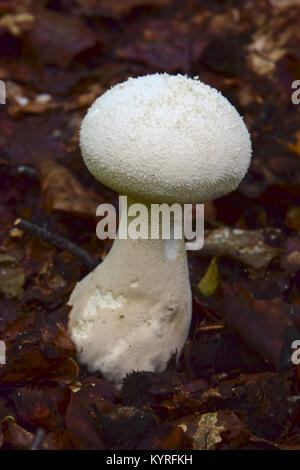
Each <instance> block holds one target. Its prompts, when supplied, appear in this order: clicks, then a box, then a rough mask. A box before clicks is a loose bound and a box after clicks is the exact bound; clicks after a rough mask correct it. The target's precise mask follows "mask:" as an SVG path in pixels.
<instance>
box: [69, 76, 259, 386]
mask: <svg viewBox="0 0 300 470" xmlns="http://www.w3.org/2000/svg"><path fill="white" fill-rule="evenodd" d="M80 145H81V151H82V155H83V158H84V161H85V163H86V165H87V167H88V169H89V171H90V172H91V173H92V175H94V177H95V178H96V179H98V180H99V181H101V182H102V183H104V184H105V185H107V186H109V187H110V188H112V189H114V190H116V191H118V192H119V193H120V194H122V195H127V196H128V198H129V207H131V206H132V204H134V203H135V202H137V201H138V202H139V203H141V202H142V203H144V204H146V205H147V207H150V205H151V203H159V204H161V203H168V204H173V203H180V204H185V203H204V202H205V201H208V200H212V199H215V198H217V197H220V196H223V195H225V194H227V193H229V192H231V191H232V190H234V189H235V188H236V187H237V186H238V184H239V183H240V181H241V180H242V178H243V177H244V175H245V173H246V172H247V169H248V166H249V163H250V159H251V142H250V137H249V133H248V131H247V128H246V126H245V124H244V121H243V119H242V118H241V117H240V115H239V114H238V112H237V111H236V109H235V108H234V107H233V106H232V105H231V104H230V103H229V101H228V100H227V99H226V98H224V97H223V96H222V95H221V93H220V92H218V91H217V90H215V89H213V88H211V87H210V86H208V85H205V84H203V83H201V82H200V81H199V80H198V79H192V78H188V77H186V76H182V75H176V76H171V75H168V74H155V75H147V76H143V77H138V78H129V79H128V80H127V81H126V82H124V83H120V84H118V85H116V86H114V87H112V88H111V89H110V90H108V91H107V92H106V93H104V94H103V95H102V96H100V97H99V98H98V99H97V100H96V101H95V102H94V104H93V105H92V106H91V107H90V109H89V111H88V113H87V114H86V116H85V118H84V120H83V122H82V126H81V131H80ZM123 217H127V213H126V211H123V212H122V214H121V223H122V218H123ZM172 242H173V245H170V243H171V241H170V240H164V239H158V240H156V239H130V238H129V239H120V238H118V236H117V238H116V240H115V241H114V244H113V246H112V248H111V250H110V252H109V254H108V255H107V257H106V258H105V259H104V261H103V263H102V264H100V265H99V266H98V267H97V268H96V269H95V270H94V271H92V272H91V273H90V274H89V275H88V276H86V277H85V278H84V279H83V280H82V281H81V282H79V283H78V284H77V285H76V287H75V289H74V291H73V293H72V295H71V298H70V300H69V303H70V305H72V310H71V313H70V322H69V331H70V334H71V337H72V339H73V341H74V342H75V344H76V347H77V351H78V355H79V360H80V361H81V362H82V363H84V364H86V365H87V366H88V368H89V369H90V370H91V371H101V372H102V373H103V374H104V376H105V377H107V378H108V379H109V380H111V381H112V382H114V383H115V384H116V385H118V386H119V385H120V384H121V382H122V379H123V378H124V376H125V375H126V374H127V373H128V372H130V371H132V370H145V371H155V372H162V371H163V370H164V369H165V368H166V366H167V364H168V361H169V360H170V358H171V357H172V355H174V354H176V357H177V358H178V357H179V355H180V353H181V351H182V349H183V346H184V344H185V341H186V339H187V335H188V331H189V326H190V320H191V311H192V301H191V288H190V282H189V272H188V266H187V258H186V249H185V242H184V240H176V241H175V240H172ZM174 242H175V245H174ZM171 246H172V249H170V247H171Z"/></svg>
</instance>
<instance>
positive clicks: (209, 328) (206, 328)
mask: <svg viewBox="0 0 300 470" xmlns="http://www.w3.org/2000/svg"><path fill="white" fill-rule="evenodd" d="M224 328H225V326H224V325H206V326H200V328H199V329H198V330H197V332H199V331H201V332H202V333H204V332H206V333H207V332H209V333H210V332H211V331H219V330H224Z"/></svg>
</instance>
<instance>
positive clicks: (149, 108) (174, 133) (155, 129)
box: [80, 74, 251, 203]
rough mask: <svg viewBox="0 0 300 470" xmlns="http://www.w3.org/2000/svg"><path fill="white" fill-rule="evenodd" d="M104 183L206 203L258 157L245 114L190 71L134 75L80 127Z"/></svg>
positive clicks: (140, 196)
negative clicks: (187, 74) (189, 75)
mask: <svg viewBox="0 0 300 470" xmlns="http://www.w3.org/2000/svg"><path fill="white" fill-rule="evenodd" d="M80 137H81V138H80V142H81V150H82V155H83V158H84V161H85V163H86V165H87V167H88V168H89V170H90V172H91V173H92V174H93V175H94V176H95V178H97V179H100V181H101V182H102V183H103V184H106V185H107V186H109V187H111V188H113V189H115V190H116V191H118V192H119V193H120V194H126V195H128V196H131V197H132V198H133V199H136V200H139V201H145V200H147V201H150V202H157V203H161V202H167V203H173V202H179V203H202V202H204V201H207V200H212V199H215V198H217V197H220V196H223V195H224V194H227V193H229V192H231V191H232V190H234V189H235V188H236V187H237V186H238V184H239V183H240V181H241V180H242V178H243V177H244V175H245V173H246V171H247V169H248V166H249V163H250V158H251V141H250V137H249V133H248V130H247V128H246V126H245V124H244V121H243V119H242V118H241V116H240V115H239V114H238V112H237V111H236V109H235V108H234V107H233V106H232V105H231V104H230V103H229V101H228V100H227V99H226V98H224V97H223V96H222V94H221V93H220V92H218V91H217V90H215V89H213V88H211V87H210V86H208V85H205V84H203V83H201V82H200V81H198V80H194V79H192V78H187V77H185V76H182V75H175V76H171V75H168V74H155V75H146V76H144V77H139V78H135V79H133V78H130V79H129V80H127V81H126V82H125V83H120V84H118V85H116V86H114V87H113V88H111V89H110V90H108V91H107V92H106V93H105V94H104V95H102V96H100V97H99V98H98V99H97V100H96V101H95V102H94V104H93V105H92V106H91V107H90V109H89V111H88V113H87V115H86V116H85V118H84V120H83V122H82V126H81V132H80Z"/></svg>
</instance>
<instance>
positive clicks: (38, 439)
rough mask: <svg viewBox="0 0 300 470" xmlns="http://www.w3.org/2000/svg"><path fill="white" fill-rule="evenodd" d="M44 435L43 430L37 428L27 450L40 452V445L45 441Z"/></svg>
mask: <svg viewBox="0 0 300 470" xmlns="http://www.w3.org/2000/svg"><path fill="white" fill-rule="evenodd" d="M45 436H46V433H45V431H44V430H43V429H41V428H39V429H38V430H37V431H36V433H35V435H34V439H33V442H32V444H31V446H30V447H29V450H40V448H41V445H42V444H43V441H44V439H45Z"/></svg>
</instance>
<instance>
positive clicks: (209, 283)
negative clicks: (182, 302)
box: [198, 258, 219, 297]
mask: <svg viewBox="0 0 300 470" xmlns="http://www.w3.org/2000/svg"><path fill="white" fill-rule="evenodd" d="M218 285H219V271H218V259H217V258H213V259H212V260H211V262H210V265H209V266H208V268H207V271H206V273H205V275H204V276H203V278H202V279H201V280H200V282H199V284H198V289H199V291H200V292H201V294H202V295H204V296H205V297H206V296H209V295H212V294H213V293H214V292H215V291H216V290H217V288H218Z"/></svg>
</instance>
